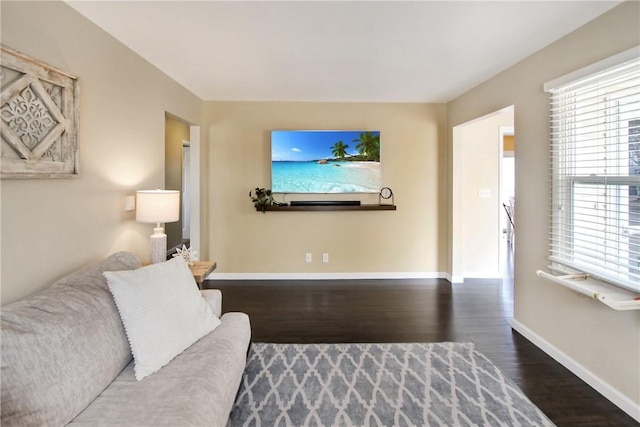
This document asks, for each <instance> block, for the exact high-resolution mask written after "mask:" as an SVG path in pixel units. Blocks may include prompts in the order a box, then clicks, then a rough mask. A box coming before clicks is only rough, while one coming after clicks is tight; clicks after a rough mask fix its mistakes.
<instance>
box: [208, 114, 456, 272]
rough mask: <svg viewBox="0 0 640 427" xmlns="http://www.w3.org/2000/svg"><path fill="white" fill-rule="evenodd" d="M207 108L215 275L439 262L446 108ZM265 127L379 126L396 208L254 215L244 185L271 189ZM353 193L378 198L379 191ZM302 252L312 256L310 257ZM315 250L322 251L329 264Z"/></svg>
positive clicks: (421, 267) (392, 268)
mask: <svg viewBox="0 0 640 427" xmlns="http://www.w3.org/2000/svg"><path fill="white" fill-rule="evenodd" d="M206 114H207V122H208V123H207V129H208V134H209V135H208V137H209V139H210V142H211V147H210V150H209V151H208V153H207V158H208V159H209V163H208V165H207V167H208V170H209V183H208V185H209V194H210V203H209V226H210V235H209V236H210V242H209V243H210V249H211V256H212V258H213V259H215V260H216V261H217V262H218V270H217V274H220V273H273V274H283V273H372V272H384V273H425V272H426V273H434V274H436V273H438V272H443V271H444V269H445V268H446V260H445V244H446V235H445V228H444V224H446V211H445V210H444V209H445V208H446V205H445V200H446V187H445V186H444V185H443V183H444V181H445V178H446V174H445V169H444V167H445V166H446V164H445V156H446V153H445V136H446V135H445V124H446V119H445V108H444V105H428V104H368V103H367V104H356V103H286V102H283V103H260V102H237V103H234V102H209V103H207V113H206ZM273 129H358V130H367V129H369V130H379V131H380V132H381V137H380V140H381V150H382V152H381V161H382V184H383V185H384V186H389V187H391V188H392V189H393V191H394V193H395V202H396V204H397V205H398V210H397V211H395V212H388V211H384V212H358V211H355V212H268V213H266V214H262V213H259V212H256V211H255V209H254V208H253V205H252V203H251V200H250V199H249V190H252V189H254V188H255V187H270V131H271V130H273ZM292 198H293V196H290V197H289V199H288V200H291V199H292ZM312 198H313V199H318V198H324V199H335V198H337V196H329V195H316V196H312ZM346 198H347V199H353V198H354V197H353V196H347V197H346ZM358 198H360V199H361V200H363V201H364V202H369V203H377V201H378V199H377V195H376V196H370V195H369V196H367V197H358ZM305 252H312V253H313V262H312V263H306V262H305ZM322 253H329V256H330V262H329V263H328V264H323V263H322Z"/></svg>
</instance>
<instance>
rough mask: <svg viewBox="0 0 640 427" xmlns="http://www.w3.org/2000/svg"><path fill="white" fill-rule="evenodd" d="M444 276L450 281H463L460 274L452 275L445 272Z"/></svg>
mask: <svg viewBox="0 0 640 427" xmlns="http://www.w3.org/2000/svg"><path fill="white" fill-rule="evenodd" d="M444 278H445V279H447V280H448V281H449V282H451V283H464V277H462V276H452V275H451V274H449V273H445V276H444Z"/></svg>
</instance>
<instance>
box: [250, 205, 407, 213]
mask: <svg viewBox="0 0 640 427" xmlns="http://www.w3.org/2000/svg"><path fill="white" fill-rule="evenodd" d="M256 210H257V211H258V212H262V209H260V208H256ZM395 210H396V205H360V206H349V205H320V206H289V205H287V206H267V207H265V211H267V212H301V211H307V212H308V211H395Z"/></svg>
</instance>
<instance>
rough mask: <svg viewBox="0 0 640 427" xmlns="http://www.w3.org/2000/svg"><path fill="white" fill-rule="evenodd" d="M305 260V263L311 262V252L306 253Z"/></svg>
mask: <svg viewBox="0 0 640 427" xmlns="http://www.w3.org/2000/svg"><path fill="white" fill-rule="evenodd" d="M305 260H306V261H307V262H311V261H312V260H313V257H312V255H311V252H307V255H306V257H305Z"/></svg>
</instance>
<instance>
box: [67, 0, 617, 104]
mask: <svg viewBox="0 0 640 427" xmlns="http://www.w3.org/2000/svg"><path fill="white" fill-rule="evenodd" d="M68 3H69V4H70V5H71V6H72V7H73V8H75V9H76V10H77V11H79V12H80V13H82V14H83V15H85V16H86V17H87V18H89V19H90V20H91V21H93V22H95V23H96V24H97V25H98V26H100V27H102V28H103V29H104V30H106V31H107V32H109V33H110V34H112V35H113V36H114V37H115V38H117V39H118V40H120V41H121V42H122V43H124V44H125V45H127V46H129V47H130V48H131V49H132V50H133V51H135V52H137V53H138V54H139V55H140V56H142V57H143V58H145V59H147V60H148V61H149V62H151V63H152V64H154V65H155V66H156V67H158V68H159V69H160V70H162V71H163V72H165V73H166V74H167V75H169V76H170V77H172V78H173V79H174V80H176V81H177V82H179V83H180V84H182V85H183V86H184V87H186V88H187V89H189V90H190V91H192V92H193V93H194V94H196V95H197V96H199V97H200V98H202V99H204V100H240V101H353V102H447V101H449V100H451V99H453V98H455V97H456V96H458V95H460V94H462V93H464V92H465V91H467V90H469V89H471V88H472V87H474V86H475V85H477V84H479V83H481V82H483V81H485V80H487V79H488V78H490V77H492V76H493V75H495V74H497V73H499V72H500V71H502V70H504V69H506V68H508V67H509V66H511V65H513V64H515V63H516V62H518V61H520V60H521V59H523V58H526V57H527V56H529V55H531V54H532V53H534V52H536V51H537V50H539V49H541V48H543V47H544V46H546V45H548V44H550V43H552V42H553V41H555V40H557V39H559V38H561V37H562V36H564V35H566V34H568V33H570V32H571V31H573V30H574V29H576V28H578V27H580V26H581V25H583V24H585V23H587V22H588V21H590V20H592V19H593V18H595V17H597V16H598V15H601V14H602V13H604V12H605V11H607V10H609V9H611V8H613V7H615V6H616V5H617V4H618V3H620V1H412V2H404V1H317V2H309V1H288V2H285V1H257V2H248V1H226V2H222V1H189V2H187V1H69V2H68ZM585 48H588V47H585Z"/></svg>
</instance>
